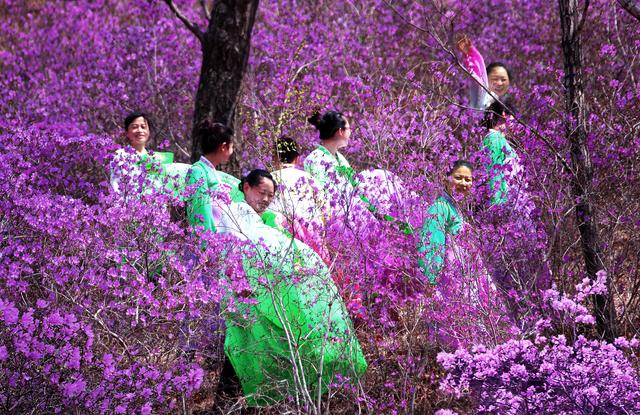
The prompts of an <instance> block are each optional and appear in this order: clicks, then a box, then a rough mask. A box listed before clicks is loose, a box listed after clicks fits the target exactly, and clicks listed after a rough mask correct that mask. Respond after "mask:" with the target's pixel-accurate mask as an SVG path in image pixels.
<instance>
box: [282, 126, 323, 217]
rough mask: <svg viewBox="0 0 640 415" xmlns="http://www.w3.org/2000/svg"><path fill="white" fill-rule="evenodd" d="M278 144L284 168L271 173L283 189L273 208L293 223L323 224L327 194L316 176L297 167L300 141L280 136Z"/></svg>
mask: <svg viewBox="0 0 640 415" xmlns="http://www.w3.org/2000/svg"><path fill="white" fill-rule="evenodd" d="M276 146H277V150H278V159H279V161H280V166H281V169H280V170H276V171H274V172H273V173H272V174H273V176H274V177H275V178H276V180H277V181H278V183H279V184H280V187H281V189H280V191H279V192H278V194H277V197H276V198H275V199H274V201H273V204H272V209H273V210H275V211H276V212H278V213H280V214H282V215H284V216H285V218H286V219H287V221H288V222H289V223H292V224H293V223H300V222H301V223H302V225H303V226H305V227H308V226H310V225H313V226H320V225H322V218H323V209H324V203H323V198H324V196H323V194H322V192H321V190H320V186H319V185H318V183H317V182H316V180H315V179H314V178H313V176H312V175H311V174H310V173H308V172H306V171H304V170H301V169H299V168H298V162H299V159H300V153H299V152H298V144H297V143H296V142H295V140H294V139H292V138H290V137H281V138H279V139H278V141H277V143H276Z"/></svg>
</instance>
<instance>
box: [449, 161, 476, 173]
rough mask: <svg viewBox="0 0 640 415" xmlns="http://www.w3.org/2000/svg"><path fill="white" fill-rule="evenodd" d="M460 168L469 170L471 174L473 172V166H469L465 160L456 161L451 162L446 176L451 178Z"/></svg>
mask: <svg viewBox="0 0 640 415" xmlns="http://www.w3.org/2000/svg"><path fill="white" fill-rule="evenodd" d="M460 167H466V168H468V169H469V170H471V172H473V164H471V163H470V162H468V161H467V160H456V161H454V162H453V165H452V166H451V169H450V170H449V171H448V172H447V176H451V175H452V174H453V173H454V172H455V171H456V170H458V169H459V168H460Z"/></svg>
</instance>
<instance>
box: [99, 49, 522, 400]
mask: <svg viewBox="0 0 640 415" xmlns="http://www.w3.org/2000/svg"><path fill="white" fill-rule="evenodd" d="M460 49H461V50H462V51H463V53H465V54H466V57H467V62H468V64H469V67H470V68H471V67H473V65H476V66H481V67H482V70H483V71H484V85H485V86H484V88H485V89H486V91H489V92H490V93H485V94H482V93H476V95H475V96H474V97H472V98H473V99H472V101H474V105H477V107H478V108H479V109H482V110H483V111H484V113H485V116H484V120H483V125H484V126H485V127H486V128H487V130H488V132H487V135H486V136H485V138H484V141H483V143H482V145H483V148H484V149H486V151H487V152H488V155H489V159H490V164H489V165H487V166H486V169H487V171H488V172H489V173H490V176H491V180H490V183H489V186H490V188H491V190H490V192H491V201H490V203H492V204H502V203H506V202H507V201H508V198H509V185H508V180H507V177H506V175H508V174H512V172H514V171H517V164H518V163H517V155H516V153H515V151H514V150H513V148H512V147H511V145H510V144H509V142H508V140H507V139H506V136H505V134H504V128H505V125H506V123H507V120H508V116H509V115H510V114H513V113H514V111H515V109H514V107H513V106H511V105H510V104H509V103H510V102H511V98H510V97H509V95H508V88H509V82H510V80H511V75H510V72H509V70H508V69H507V68H506V66H504V65H502V64H491V65H489V66H488V67H487V68H486V71H485V68H484V63H483V62H482V61H481V57H480V61H478V59H477V55H479V54H478V53H477V51H476V50H475V48H473V47H472V46H471V45H470V44H463V45H461V47H460ZM473 59H475V61H473ZM472 61H473V62H472ZM477 72H478V73H479V72H480V71H477ZM480 78H482V76H480ZM486 91H485V92H486ZM308 121H309V122H310V123H311V124H312V125H313V126H314V127H315V128H316V129H317V131H318V132H319V138H320V144H319V145H318V147H317V148H316V149H315V150H313V151H312V152H311V153H310V154H309V155H308V156H307V157H306V158H305V159H304V163H303V166H302V167H303V168H302V169H301V168H300V152H299V151H300V150H299V148H298V146H297V143H296V142H295V140H293V139H292V138H290V137H281V138H280V139H278V141H277V143H276V147H277V154H278V157H279V162H280V167H281V168H280V169H278V170H276V171H273V172H268V171H266V170H263V169H254V170H252V171H251V172H250V173H249V174H248V175H247V176H245V177H243V178H242V179H240V180H238V179H236V178H234V177H233V176H230V175H228V174H225V173H223V172H221V171H219V170H218V167H219V166H220V165H221V164H224V163H226V162H228V161H229V159H230V157H231V155H232V154H233V151H234V144H233V134H234V132H233V130H232V129H231V128H230V127H228V126H227V125H224V124H222V123H214V122H209V121H205V122H203V123H201V124H200V125H198V127H197V128H196V132H195V135H196V136H195V138H196V139H197V140H198V142H199V143H200V147H201V150H202V156H201V157H200V159H199V160H198V161H197V162H195V163H194V164H193V165H186V164H185V165H179V164H178V163H173V164H171V165H170V166H171V168H168V171H171V172H178V176H180V177H183V180H184V187H183V188H181V189H180V192H182V193H184V195H185V199H186V208H187V218H188V222H189V224H190V225H191V227H192V228H193V229H194V231H196V232H200V233H201V232H210V233H224V234H231V235H234V236H236V237H237V238H239V239H240V240H242V241H244V242H249V243H250V246H251V247H252V248H251V249H252V250H253V251H252V252H251V253H249V252H247V253H246V255H245V260H244V262H243V266H244V268H245V271H246V274H247V276H248V278H249V279H250V283H251V285H252V289H253V293H252V297H253V298H254V299H255V300H256V301H255V303H254V304H251V305H247V307H246V308H245V309H244V311H245V312H246V314H247V315H249V316H251V319H252V320H251V321H252V322H251V324H246V321H245V322H244V323H243V322H238V320H237V319H231V318H230V319H228V320H227V321H226V337H225V353H226V356H227V358H228V363H230V365H231V367H232V369H233V370H231V371H230V373H231V374H230V375H229V373H227V375H225V376H231V377H237V380H238V382H239V384H240V385H241V387H242V391H243V393H244V395H245V396H246V397H247V400H248V402H249V404H250V405H252V406H261V405H268V404H269V403H270V402H274V401H277V400H280V399H282V398H283V397H284V396H286V395H287V394H292V393H294V392H292V391H299V390H304V389H305V388H307V389H309V388H319V390H321V391H322V390H326V387H327V385H329V384H330V383H331V382H332V379H333V378H334V377H335V375H336V374H338V373H339V374H341V375H343V376H345V377H347V378H351V379H354V378H357V377H359V376H361V375H362V374H363V373H364V371H365V370H366V367H367V363H366V361H365V359H364V355H363V354H362V351H361V349H360V345H359V343H358V340H357V338H356V337H355V335H354V330H353V327H352V323H351V320H350V317H349V314H348V312H347V309H346V308H345V305H344V303H343V302H342V301H341V299H340V293H339V287H337V286H336V284H335V282H334V281H333V280H332V278H331V273H330V271H329V267H328V264H330V261H331V258H330V255H329V254H328V253H327V250H326V248H325V247H324V245H323V242H322V236H321V233H322V226H323V224H324V223H326V221H327V220H328V219H329V218H330V217H332V216H335V215H344V216H347V215H349V214H353V206H354V205H357V206H359V207H360V210H359V211H358V210H356V212H365V213H362V214H372V217H374V218H380V215H377V214H376V213H378V212H376V211H377V207H376V200H372V198H371V197H370V195H366V194H364V193H363V191H362V187H363V186H361V185H362V178H361V177H360V178H359V177H358V175H357V174H356V172H355V171H354V169H353V168H352V167H351V165H350V164H349V162H348V160H347V159H346V158H345V157H344V156H343V155H342V154H341V153H340V151H339V150H341V149H343V148H345V147H347V146H348V144H349V140H350V137H351V124H350V122H349V120H348V119H347V117H345V116H344V115H343V114H342V113H340V112H337V111H329V112H326V113H324V114H320V113H315V114H313V116H312V117H310V118H309V119H308ZM124 130H125V136H126V138H127V140H128V143H129V144H130V145H131V147H133V150H135V151H131V150H129V151H125V150H119V152H118V154H117V155H116V158H115V160H114V163H113V165H112V166H113V168H112V180H111V183H112V187H113V189H114V190H115V191H116V192H118V191H120V190H119V189H120V187H121V181H122V180H123V178H124V177H125V176H126V177H128V178H132V177H133V178H135V177H138V176H139V175H141V174H142V173H141V172H142V170H143V169H141V168H140V167H139V166H140V165H141V164H144V163H145V162H147V161H148V160H150V159H152V160H153V159H154V158H155V161H159V162H160V163H163V162H166V161H167V160H166V159H160V158H162V157H164V156H162V157H160V158H158V157H159V156H158V153H149V152H147V149H146V145H147V143H148V141H149V139H150V133H151V128H150V120H149V117H148V116H147V115H146V114H144V113H141V112H134V113H131V114H130V115H129V116H127V117H126V119H125V122H124ZM171 161H172V160H171ZM508 165H510V166H509V167H508V168H506V167H507V166H508ZM136 166H137V167H136ZM376 175H377V176H380V174H379V172H378V173H377V174H376ZM383 176H384V175H383ZM473 179H474V167H473V166H472V164H471V163H469V162H468V161H465V160H458V161H456V162H455V163H453V165H452V167H451V169H450V170H449V171H448V173H447V180H446V182H445V184H444V191H443V193H442V195H441V196H440V197H438V198H437V199H436V200H435V202H434V203H433V204H432V205H431V206H430V207H429V208H428V209H427V215H426V219H425V221H424V223H423V225H422V229H421V231H420V235H419V244H418V245H419V246H418V253H419V255H418V256H419V258H420V259H419V268H420V270H421V271H420V274H421V275H422V276H423V278H424V280H425V281H426V282H428V283H430V284H432V285H436V286H437V285H438V284H439V281H438V279H439V275H440V274H441V272H442V269H443V267H444V266H445V264H446V251H447V249H448V239H449V238H451V237H453V236H455V235H456V234H457V233H458V232H459V231H460V229H461V228H462V227H463V225H464V222H465V220H464V215H462V213H461V212H460V210H459V202H460V201H461V200H462V199H463V198H465V197H466V196H467V195H468V194H469V192H470V191H471V189H472V186H473ZM220 193H224V194H225V195H226V197H219V194H220ZM229 200H230V201H231V202H229ZM391 219H393V218H391ZM403 229H405V230H406V227H405V228H403ZM204 249H206V248H204ZM301 270H302V271H301ZM292 350H293V352H292ZM283 362H284V363H283ZM227 372H229V371H228V370H227ZM305 373H307V375H306V377H305V375H304V374H305ZM221 381H222V382H226V381H228V379H227V380H225V379H222V380H221Z"/></svg>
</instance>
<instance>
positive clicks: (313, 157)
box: [304, 111, 358, 211]
mask: <svg viewBox="0 0 640 415" xmlns="http://www.w3.org/2000/svg"><path fill="white" fill-rule="evenodd" d="M308 121H309V123H311V124H312V125H313V126H314V127H315V128H316V129H317V130H318V132H319V133H320V145H319V146H318V148H316V149H315V150H314V151H312V152H311V154H309V156H307V158H306V159H305V161H304V170H305V171H306V172H307V173H309V174H310V175H311V176H313V177H314V178H315V179H316V180H317V181H318V183H319V184H320V186H321V187H322V189H323V190H324V192H325V196H326V197H327V198H328V202H329V203H328V205H331V206H333V205H335V204H336V203H337V204H338V206H340V207H341V208H342V209H343V210H344V211H346V209H347V208H348V206H349V205H350V204H351V198H352V196H353V193H354V189H355V187H357V186H358V182H357V180H356V178H355V172H354V171H353V169H352V168H351V165H350V164H349V162H348V161H347V159H346V158H345V157H344V156H343V155H342V154H340V152H339V151H338V150H340V149H341V148H344V147H346V146H348V145H349V139H350V138H351V125H350V124H349V121H348V120H347V119H346V118H345V117H344V116H343V115H342V113H340V112H337V111H329V112H327V113H325V114H324V115H322V116H321V115H320V113H315V114H314V115H313V116H312V117H311V118H309V119H308ZM331 202H333V203H331Z"/></svg>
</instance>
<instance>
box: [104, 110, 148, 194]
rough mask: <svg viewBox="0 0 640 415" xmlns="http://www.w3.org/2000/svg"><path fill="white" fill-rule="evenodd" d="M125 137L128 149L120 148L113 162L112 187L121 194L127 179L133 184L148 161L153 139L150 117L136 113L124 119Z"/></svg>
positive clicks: (139, 112) (142, 113)
mask: <svg viewBox="0 0 640 415" xmlns="http://www.w3.org/2000/svg"><path fill="white" fill-rule="evenodd" d="M124 136H125V140H126V142H127V144H128V148H127V147H125V148H120V149H118V150H117V151H116V154H115V156H114V158H113V160H112V162H111V180H110V182H111V187H112V189H113V190H114V192H116V193H120V192H121V190H122V189H121V187H122V184H123V183H122V182H123V180H124V179H125V178H127V179H128V180H129V183H133V180H134V179H137V178H138V177H140V175H141V174H142V164H143V163H144V162H145V161H146V160H147V159H148V152H147V148H146V147H147V143H148V142H149V140H150V138H151V121H150V118H149V115H147V114H146V113H144V112H141V111H134V112H131V113H130V114H128V115H127V117H126V118H125V119H124Z"/></svg>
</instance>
